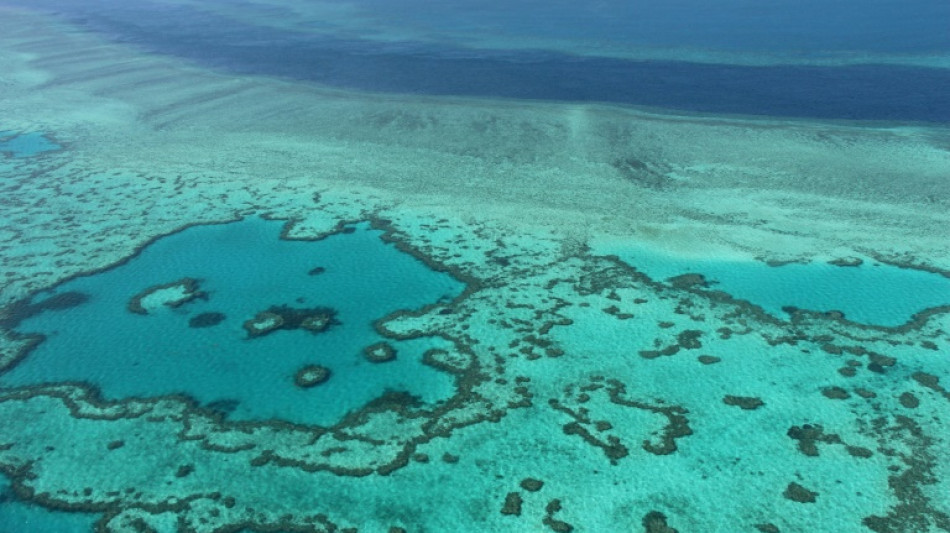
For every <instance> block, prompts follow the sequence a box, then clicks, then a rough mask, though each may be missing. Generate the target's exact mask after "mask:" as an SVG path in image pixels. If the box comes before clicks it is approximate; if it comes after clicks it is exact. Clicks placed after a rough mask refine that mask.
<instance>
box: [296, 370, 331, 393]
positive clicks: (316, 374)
mask: <svg viewBox="0 0 950 533" xmlns="http://www.w3.org/2000/svg"><path fill="white" fill-rule="evenodd" d="M328 379H330V369H329V368H327V367H325V366H320V365H307V366H305V367H303V368H301V369H300V370H298V371H297V374H295V375H294V383H295V384H296V385H297V386H298V387H300V388H304V389H309V388H310V387H315V386H317V385H319V384H321V383H324V382H326V380H328Z"/></svg>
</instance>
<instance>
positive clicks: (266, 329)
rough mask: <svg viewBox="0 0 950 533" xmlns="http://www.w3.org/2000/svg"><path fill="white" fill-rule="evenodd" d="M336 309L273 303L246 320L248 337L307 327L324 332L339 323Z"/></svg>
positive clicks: (313, 331) (317, 331) (245, 326)
mask: <svg viewBox="0 0 950 533" xmlns="http://www.w3.org/2000/svg"><path fill="white" fill-rule="evenodd" d="M339 323H340V322H339V321H337V320H336V310H334V309H331V308H329V307H313V308H295V307H290V306H286V305H279V306H278V305H273V306H271V307H269V308H268V309H267V310H265V311H261V312H259V313H257V314H256V315H254V318H251V319H249V320H246V321H245V322H244V330H245V331H247V337H248V338H249V339H254V338H257V337H263V336H264V335H267V334H268V333H271V332H273V331H276V330H278V329H287V330H290V329H305V330H308V331H310V332H311V333H315V334H316V333H322V332H324V331H326V330H327V329H329V327H330V326H333V325H338V324H339Z"/></svg>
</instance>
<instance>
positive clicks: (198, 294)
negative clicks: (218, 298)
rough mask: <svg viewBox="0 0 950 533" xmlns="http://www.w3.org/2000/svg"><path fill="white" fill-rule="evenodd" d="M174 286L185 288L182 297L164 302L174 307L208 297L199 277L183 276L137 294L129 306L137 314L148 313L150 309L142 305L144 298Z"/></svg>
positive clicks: (131, 311)
mask: <svg viewBox="0 0 950 533" xmlns="http://www.w3.org/2000/svg"><path fill="white" fill-rule="evenodd" d="M172 287H181V288H182V289H183V292H184V295H183V296H182V297H181V298H178V299H176V300H169V301H167V302H163V304H164V305H166V306H168V307H172V308H175V307H181V306H182V305H185V304H186V303H188V302H192V301H194V300H196V299H199V298H201V299H207V297H208V294H207V293H205V292H204V291H202V290H201V289H200V287H199V282H198V280H197V279H195V278H181V279H179V280H175V281H171V282H169V283H163V284H161V285H154V286H152V287H149V288H147V289H145V290H144V291H142V292H140V293H138V294H136V295H135V296H133V297H132V299H131V300H129V303H128V306H127V307H128V310H129V312H130V313H135V314H137V315H147V314H148V309H145V307H143V306H142V300H144V299H145V298H147V297H148V296H150V295H152V294H154V293H156V292H158V291H161V290H164V289H171V288H172Z"/></svg>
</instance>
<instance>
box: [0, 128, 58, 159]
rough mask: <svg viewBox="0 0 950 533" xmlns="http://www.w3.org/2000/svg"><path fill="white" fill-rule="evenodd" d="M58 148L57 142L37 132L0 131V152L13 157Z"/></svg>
mask: <svg viewBox="0 0 950 533" xmlns="http://www.w3.org/2000/svg"><path fill="white" fill-rule="evenodd" d="M59 148H60V146H59V145H58V144H56V143H54V142H52V141H50V140H49V139H48V138H46V136H45V135H43V134H42V133H39V132H32V133H21V134H17V133H16V132H15V131H0V153H8V154H10V155H12V156H13V157H32V156H35V155H37V154H41V153H43V152H50V151H53V150H59Z"/></svg>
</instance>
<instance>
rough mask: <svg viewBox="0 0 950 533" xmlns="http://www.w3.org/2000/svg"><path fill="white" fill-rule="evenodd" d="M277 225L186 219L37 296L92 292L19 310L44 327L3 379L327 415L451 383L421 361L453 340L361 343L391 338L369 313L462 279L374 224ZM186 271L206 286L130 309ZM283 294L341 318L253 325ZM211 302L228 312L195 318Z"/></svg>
mask: <svg viewBox="0 0 950 533" xmlns="http://www.w3.org/2000/svg"><path fill="white" fill-rule="evenodd" d="M282 225H283V221H265V220H263V219H259V218H250V219H247V220H244V221H242V222H237V223H232V224H218V225H207V226H197V227H192V228H188V229H186V230H184V231H182V232H180V233H176V234H174V235H171V236H168V237H164V238H162V239H159V240H158V241H156V242H154V243H152V244H151V245H149V246H148V247H146V248H145V249H143V250H142V251H141V253H140V254H139V255H137V256H136V257H134V258H133V259H131V260H130V261H128V262H126V263H124V264H122V265H120V266H117V267H114V268H112V269H108V270H106V271H104V272H101V273H98V274H94V275H90V276H83V277H79V278H76V279H74V280H72V281H69V282H67V283H64V284H62V285H61V286H59V287H57V288H56V290H55V291H54V292H53V293H52V294H51V295H45V294H41V295H38V296H37V297H36V298H35V301H34V303H40V304H41V303H42V301H43V299H44V298H49V297H54V296H56V295H63V294H66V293H77V292H78V293H81V294H84V295H88V301H86V302H85V303H80V304H79V305H76V306H75V307H72V308H68V309H56V310H47V311H45V312H42V313H40V314H38V315H36V316H35V317H32V318H29V319H27V320H24V321H23V322H22V323H21V324H20V326H19V331H21V332H29V333H39V334H42V335H45V336H46V339H45V340H44V341H43V342H41V343H40V344H39V345H38V346H37V347H36V348H34V349H33V351H32V352H31V353H30V354H29V356H28V357H27V358H26V359H25V360H24V361H23V362H21V363H20V364H19V365H17V366H16V367H15V368H14V369H12V370H11V371H9V372H8V373H6V374H4V375H3V376H2V378H0V383H2V384H3V385H4V386H25V385H35V384H37V383H42V382H57V381H82V382H89V383H91V384H93V385H95V386H96V387H98V388H99V389H100V390H101V391H102V394H103V396H104V397H105V398H108V399H121V398H127V397H154V396H161V395H167V394H177V393H183V394H186V395H188V396H191V397H193V398H196V399H197V400H198V401H199V402H200V403H202V404H204V405H208V406H211V407H212V408H216V409H218V410H221V411H223V412H225V413H227V414H229V415H230V416H231V418H233V419H270V418H275V419H281V420H287V421H292V422H301V423H319V424H330V423H333V422H335V421H336V420H337V419H339V418H340V417H341V416H343V415H344V414H345V413H346V412H348V411H350V410H352V409H356V408H358V407H361V406H362V405H363V404H365V403H367V402H369V401H370V400H372V399H374V398H376V397H378V396H379V395H381V394H382V393H383V392H384V391H387V390H394V391H405V392H409V393H411V394H413V395H417V396H419V397H420V399H421V400H422V401H425V402H430V403H434V402H436V401H438V400H439V399H442V398H444V397H447V396H449V395H451V393H452V392H453V381H452V379H451V376H449V375H448V374H445V373H441V372H438V371H436V370H434V369H432V368H430V367H427V366H424V365H423V364H422V363H421V358H422V353H423V352H425V351H426V350H427V349H429V348H433V347H441V346H443V345H444V344H446V343H445V342H444V341H440V340H439V339H434V338H431V339H416V340H411V341H401V342H399V341H389V342H390V343H391V344H392V345H393V346H394V348H395V349H396V352H397V356H396V359H395V360H394V361H390V362H386V363H373V362H370V361H368V360H366V359H365V357H364V356H363V352H362V350H363V348H365V347H367V346H370V345H372V344H374V343H377V342H380V341H382V340H384V339H383V338H382V337H381V336H380V335H379V334H378V333H376V331H375V330H374V329H373V325H372V323H373V321H375V320H377V319H380V318H383V317H384V316H386V315H387V314H389V313H391V312H393V311H396V310H401V309H416V308H421V307H423V306H425V305H428V304H432V303H435V302H437V301H448V300H451V299H452V298H454V297H455V296H457V295H458V294H459V293H460V292H461V290H462V284H461V283H459V282H458V281H456V280H454V279H452V278H451V277H450V276H448V275H447V274H443V273H439V272H433V271H431V270H429V269H428V268H427V267H426V266H425V265H423V264H422V262H420V261H418V260H417V259H415V258H413V257H412V256H410V255H408V254H405V253H402V252H400V251H398V250H396V248H395V247H394V246H392V245H390V244H385V243H383V242H382V241H381V240H380V239H379V236H380V234H381V233H380V232H379V231H376V230H372V229H370V228H369V227H368V226H367V225H366V224H361V225H359V226H355V227H351V229H352V230H353V231H352V233H348V234H340V235H334V236H331V237H328V238H326V239H323V240H320V241H316V242H308V241H289V240H282V239H279V238H278V235H279V234H280V231H281V227H282ZM315 269H316V270H315ZM321 269H322V270H321ZM311 272H313V273H311ZM184 277H191V278H195V279H197V280H198V285H199V287H200V291H203V292H204V293H205V294H206V296H204V297H201V298H197V299H194V300H192V301H190V302H187V303H184V304H182V305H180V306H178V307H176V308H172V307H168V306H158V308H157V309H154V310H150V311H149V312H148V313H147V314H136V313H133V312H131V311H130V310H129V303H130V301H131V299H132V298H133V297H134V296H135V295H136V294H140V293H142V291H144V290H147V289H148V288H149V287H155V286H160V285H163V284H167V283H170V282H174V281H176V280H180V279H182V278H184ZM274 305H277V306H280V305H287V306H290V307H292V308H312V307H329V308H332V309H335V310H336V311H337V313H338V314H337V315H336V321H338V322H339V324H331V325H330V327H329V328H328V329H327V330H325V331H323V332H321V333H313V332H310V331H307V330H304V329H296V330H290V331H285V330H276V331H273V332H271V333H269V334H267V335H265V336H261V337H256V338H248V333H247V332H246V331H245V330H244V328H243V327H242V324H243V323H244V321H246V320H249V319H251V318H252V317H254V316H255V315H256V314H257V313H258V312H260V311H263V310H266V309H268V308H269V307H271V306H274ZM211 312H220V313H223V314H224V315H225V319H224V320H223V321H221V322H220V323H218V324H216V325H211V326H206V327H197V328H196V327H190V326H189V321H190V320H191V319H192V318H194V317H196V316H198V315H200V314H202V313H211ZM311 364H318V365H322V366H324V367H326V368H329V369H330V371H331V376H330V379H329V380H327V382H326V383H323V384H321V385H319V386H317V387H314V388H310V389H306V390H303V389H301V388H299V387H296V386H295V384H294V374H295V372H296V371H297V370H298V369H300V368H302V367H303V366H305V365H311Z"/></svg>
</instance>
